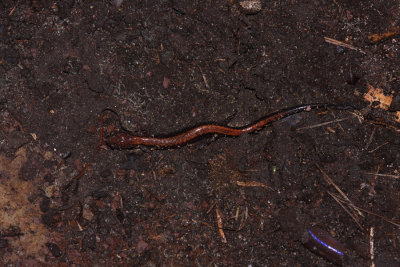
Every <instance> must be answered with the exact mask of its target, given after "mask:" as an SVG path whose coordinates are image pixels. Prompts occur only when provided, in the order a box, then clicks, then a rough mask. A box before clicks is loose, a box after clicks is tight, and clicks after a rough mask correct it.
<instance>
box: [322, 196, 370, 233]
mask: <svg viewBox="0 0 400 267" xmlns="http://www.w3.org/2000/svg"><path fill="white" fill-rule="evenodd" d="M328 194H329V195H330V196H331V197H332V198H333V199H334V200H335V201H336V202H337V203H338V204H339V205H340V206H341V207H342V208H343V209H344V211H346V212H347V214H349V215H350V217H351V218H352V219H353V220H354V221H355V222H356V224H357V225H358V226H359V227H360V228H361V229H362V230H365V228H364V227H363V226H362V225H361V223H360V220H359V218H358V215H357V214H356V213H354V212H351V211H350V210H349V209H348V208H347V207H346V206H345V205H344V202H343V201H341V200H340V199H339V198H338V197H337V196H336V195H334V194H333V193H331V192H328ZM349 207H351V208H352V209H353V210H355V209H354V207H353V206H351V205H350V206H349Z"/></svg>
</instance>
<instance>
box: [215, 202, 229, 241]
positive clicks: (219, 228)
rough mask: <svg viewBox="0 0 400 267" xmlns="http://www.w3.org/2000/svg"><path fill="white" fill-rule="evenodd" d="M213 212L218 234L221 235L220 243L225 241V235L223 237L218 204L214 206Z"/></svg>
mask: <svg viewBox="0 0 400 267" xmlns="http://www.w3.org/2000/svg"><path fill="white" fill-rule="evenodd" d="M215 213H216V215H217V225H218V232H219V236H220V237H221V242H222V243H227V241H226V237H225V233H224V229H223V225H222V218H221V215H220V213H219V209H218V206H217V207H215Z"/></svg>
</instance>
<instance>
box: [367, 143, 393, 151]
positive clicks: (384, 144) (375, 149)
mask: <svg viewBox="0 0 400 267" xmlns="http://www.w3.org/2000/svg"><path fill="white" fill-rule="evenodd" d="M387 144H389V142H385V143H383V144H382V145H379V146H377V147H376V148H374V149H372V150H370V151H368V153H374V152H375V151H377V150H378V149H379V148H381V147H383V146H386V145H387Z"/></svg>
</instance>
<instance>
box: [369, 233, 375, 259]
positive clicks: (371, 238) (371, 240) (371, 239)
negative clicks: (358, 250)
mask: <svg viewBox="0 0 400 267" xmlns="http://www.w3.org/2000/svg"><path fill="white" fill-rule="evenodd" d="M369 255H370V259H371V267H375V260H374V257H375V256H374V255H375V253H374V227H371V229H370V230H369Z"/></svg>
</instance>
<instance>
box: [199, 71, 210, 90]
mask: <svg viewBox="0 0 400 267" xmlns="http://www.w3.org/2000/svg"><path fill="white" fill-rule="evenodd" d="M197 67H198V68H199V70H200V72H201V76H203V81H204V84H205V85H206V87H207V89H210V85H208V80H207V77H206V75H205V74H204V73H203V70H202V69H201V68H200V66H197Z"/></svg>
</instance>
